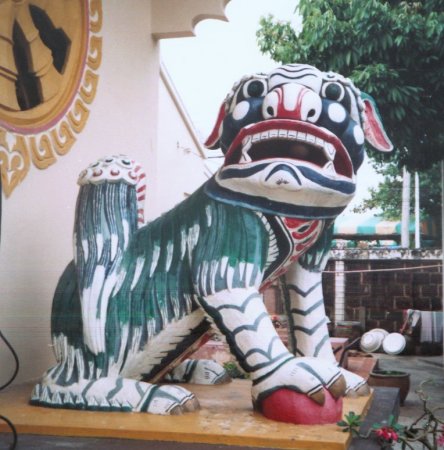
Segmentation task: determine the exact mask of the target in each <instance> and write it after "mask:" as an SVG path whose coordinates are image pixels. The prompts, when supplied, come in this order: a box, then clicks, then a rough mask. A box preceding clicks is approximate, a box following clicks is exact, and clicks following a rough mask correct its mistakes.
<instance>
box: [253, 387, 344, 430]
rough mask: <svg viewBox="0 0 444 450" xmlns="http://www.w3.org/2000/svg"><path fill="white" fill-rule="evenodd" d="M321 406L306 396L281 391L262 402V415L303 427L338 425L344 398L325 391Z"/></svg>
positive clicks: (286, 390) (288, 390) (287, 390)
mask: <svg viewBox="0 0 444 450" xmlns="http://www.w3.org/2000/svg"><path fill="white" fill-rule="evenodd" d="M324 394H325V403H324V404H323V405H322V406H321V405H318V404H317V403H316V402H315V401H313V400H311V399H310V397H308V396H307V395H305V394H299V393H297V392H295V391H292V390H290V389H285V388H282V389H279V390H277V391H275V392H273V393H272V394H270V395H269V396H268V397H267V398H266V399H264V400H263V401H262V405H261V411H262V414H263V415H264V416H265V417H267V418H268V419H272V420H277V421H279V422H289V423H294V424H303V425H320V424H327V423H336V422H338V421H339V420H341V418H342V397H340V398H339V399H335V398H334V397H333V396H332V395H331V394H330V392H328V391H327V390H326V389H324Z"/></svg>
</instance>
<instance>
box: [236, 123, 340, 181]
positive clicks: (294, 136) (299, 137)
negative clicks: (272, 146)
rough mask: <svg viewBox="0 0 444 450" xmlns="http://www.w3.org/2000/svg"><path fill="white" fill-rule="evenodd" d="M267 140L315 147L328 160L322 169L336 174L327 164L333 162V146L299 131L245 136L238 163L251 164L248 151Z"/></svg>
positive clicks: (272, 131)
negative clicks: (292, 142)
mask: <svg viewBox="0 0 444 450" xmlns="http://www.w3.org/2000/svg"><path fill="white" fill-rule="evenodd" d="M268 139H286V140H290V141H299V142H307V143H308V144H310V145H313V146H316V147H318V148H319V149H321V150H322V152H323V153H324V156H325V157H326V158H327V160H328V163H327V164H326V165H325V166H324V169H325V170H327V171H328V172H332V173H336V172H335V169H334V166H333V165H332V164H329V163H330V162H331V161H334V159H335V155H336V149H335V147H334V146H333V144H331V143H330V142H327V141H325V140H324V139H322V138H319V137H317V136H315V135H313V134H309V133H303V132H301V131H294V130H285V129H273V130H268V131H262V132H260V133H256V134H253V135H250V136H246V137H245V138H244V139H243V140H242V155H241V158H240V162H243V163H248V162H252V159H251V157H250V155H249V153H248V152H249V151H250V149H251V147H252V146H253V144H256V143H258V142H260V141H264V140H268ZM313 151H316V150H313Z"/></svg>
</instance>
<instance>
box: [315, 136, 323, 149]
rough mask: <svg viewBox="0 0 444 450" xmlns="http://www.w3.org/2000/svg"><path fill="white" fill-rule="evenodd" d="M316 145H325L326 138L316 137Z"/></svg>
mask: <svg viewBox="0 0 444 450" xmlns="http://www.w3.org/2000/svg"><path fill="white" fill-rule="evenodd" d="M316 145H317V146H318V147H323V146H324V139H321V138H318V137H317V138H316Z"/></svg>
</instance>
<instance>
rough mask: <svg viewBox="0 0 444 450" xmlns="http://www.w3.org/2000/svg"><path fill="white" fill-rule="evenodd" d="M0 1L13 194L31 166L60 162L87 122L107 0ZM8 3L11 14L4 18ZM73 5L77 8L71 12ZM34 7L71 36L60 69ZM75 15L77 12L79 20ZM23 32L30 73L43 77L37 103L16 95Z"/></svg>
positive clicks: (8, 188)
mask: <svg viewBox="0 0 444 450" xmlns="http://www.w3.org/2000/svg"><path fill="white" fill-rule="evenodd" d="M0 3H1V5H0V38H3V41H4V42H5V41H7V42H8V47H7V48H6V49H5V51H3V52H0V87H6V88H8V89H9V94H8V93H7V95H6V96H5V97H4V98H3V99H2V98H0V169H1V177H2V183H3V190H4V192H5V195H6V196H7V197H9V196H10V195H11V193H12V192H13V190H14V189H15V188H16V187H17V186H18V184H19V183H21V182H22V181H23V180H24V179H25V177H26V175H27V174H28V173H29V170H30V169H31V166H34V167H36V168H38V169H46V168H47V167H49V166H51V165H52V164H54V163H55V162H56V161H57V159H58V157H59V156H63V155H65V154H66V153H68V151H69V150H70V149H71V148H72V146H73V144H74V142H75V141H76V135H77V134H79V133H80V132H81V131H82V130H83V128H84V127H85V124H86V122H87V120H88V116H89V108H90V105H91V103H92V102H93V100H94V97H95V95H96V91H97V85H98V81H99V75H98V73H97V71H98V69H99V67H100V64H101V57H102V38H101V37H100V36H99V35H98V33H99V32H100V31H101V29H102V2H101V0H76V1H71V2H69V3H65V2H63V3H62V2H60V0H51V1H45V0H23V1H21V2H17V1H15V0H5V2H0ZM4 7H5V8H6V7H7V9H5V12H7V14H8V16H3V18H2V14H1V13H2V11H1V9H2V8H4ZM67 7H70V8H72V11H71V12H70V13H69V14H68V12H67V11H66V8H67ZM32 8H34V9H35V10H36V11H37V12H39V11H42V14H45V17H47V18H48V19H50V20H51V21H52V23H51V24H52V25H53V26H54V30H55V31H56V32H59V33H65V35H66V36H67V37H66V39H67V42H68V44H67V47H68V48H69V54H68V56H67V58H66V63H65V65H64V67H62V68H61V69H60V73H59V72H58V71H57V70H55V69H54V67H53V66H55V65H56V63H55V60H54V58H53V56H54V52H52V56H51V51H49V49H48V48H47V44H48V43H47V42H44V41H45V39H44V36H43V35H42V32H41V30H39V29H38V24H37V25H34V24H35V22H36V16H32V14H30V11H31V12H32V11H33V9H32ZM34 12H35V11H34ZM31 16H32V17H31ZM67 17H69V24H67V25H66V31H65V30H64V29H63V25H64V21H63V19H65V20H66V18H67ZM73 17H76V18H77V25H76V26H74V25H73V23H75V20H73ZM31 18H32V19H34V22H33V21H32V20H31ZM37 19H38V17H37ZM17 29H19V33H20V35H18V32H17ZM39 31H40V33H39ZM17 36H19V38H20V39H22V41H21V42H22V43H24V44H22V45H24V46H26V47H27V50H28V52H29V53H30V57H28V58H27V61H26V62H27V64H28V67H27V70H28V74H26V75H27V76H29V77H31V78H34V79H36V80H37V82H39V83H40V88H39V89H38V90H37V91H38V93H39V94H40V99H39V102H37V103H36V105H35V106H32V105H31V106H26V105H25V106H23V104H22V105H20V102H19V101H17V102H15V98H11V95H12V93H13V92H14V91H12V89H14V87H15V86H17V83H18V80H19V77H20V61H18V59H17V50H16V47H17V45H15V43H14V39H17ZM1 40H2V39H0V41H1ZM14 45H15V46H14ZM2 55H3V56H2ZM42 58H43V61H42ZM48 61H49V62H48ZM25 88H26V87H25ZM31 93H32V92H31Z"/></svg>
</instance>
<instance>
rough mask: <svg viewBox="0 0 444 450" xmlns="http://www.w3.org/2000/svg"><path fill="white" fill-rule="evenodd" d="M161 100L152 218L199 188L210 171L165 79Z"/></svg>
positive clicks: (150, 207) (148, 206) (160, 93)
mask: <svg viewBox="0 0 444 450" xmlns="http://www.w3.org/2000/svg"><path fill="white" fill-rule="evenodd" d="M159 99H160V101H159V128H158V130H159V132H158V148H159V152H158V154H157V163H158V174H157V179H156V187H157V201H155V202H153V204H151V202H150V201H149V202H148V205H147V213H148V215H149V216H150V217H157V216H158V215H159V214H161V213H162V212H165V211H167V210H169V209H171V208H173V207H174V206H175V205H176V204H177V203H178V202H180V201H182V200H183V199H185V198H186V196H187V195H189V194H192V193H193V192H194V191H195V190H196V189H197V188H199V187H200V186H201V185H202V184H203V183H204V182H205V181H206V180H207V179H208V176H209V175H208V174H209V173H210V171H209V169H208V168H207V167H206V160H205V159H204V155H203V154H202V153H201V152H200V151H199V149H198V148H196V144H195V143H194V141H193V139H192V137H191V135H190V133H189V131H188V129H187V127H186V126H185V123H184V121H183V120H182V118H181V117H180V114H179V111H178V107H177V105H176V104H175V102H174V101H173V99H172V97H171V95H170V93H169V92H168V90H167V88H166V85H165V83H163V82H161V83H160V90H159ZM149 190H150V187H149V182H148V192H149Z"/></svg>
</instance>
